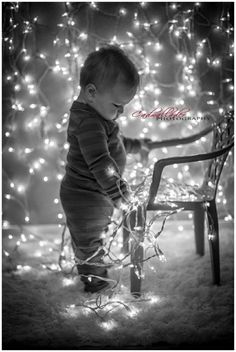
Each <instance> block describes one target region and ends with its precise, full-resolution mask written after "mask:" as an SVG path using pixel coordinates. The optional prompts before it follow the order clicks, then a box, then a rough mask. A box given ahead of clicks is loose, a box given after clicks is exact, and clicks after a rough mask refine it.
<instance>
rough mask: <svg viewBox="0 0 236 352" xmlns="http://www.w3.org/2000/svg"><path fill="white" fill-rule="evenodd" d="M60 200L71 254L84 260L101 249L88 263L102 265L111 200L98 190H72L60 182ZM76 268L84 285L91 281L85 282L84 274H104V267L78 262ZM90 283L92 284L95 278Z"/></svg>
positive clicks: (109, 219) (104, 275)
mask: <svg viewBox="0 0 236 352" xmlns="http://www.w3.org/2000/svg"><path fill="white" fill-rule="evenodd" d="M60 199H61V203H62V207H63V210H64V212H65V215H66V223H67V226H68V228H69V231H70V235H71V239H72V247H73V250H74V253H75V257H76V258H78V259H81V260H86V259H87V258H89V257H91V256H92V255H93V254H94V253H96V252H97V251H98V249H99V248H101V249H100V250H99V251H98V253H97V254H96V255H95V256H94V257H93V258H92V259H91V260H89V263H96V264H103V259H102V258H103V255H104V250H103V249H102V246H103V236H104V234H105V232H106V231H107V228H108V224H109V223H110V222H111V216H112V213H113V206H112V203H111V201H110V200H109V199H108V198H107V197H106V196H104V195H102V194H100V193H98V192H93V191H87V190H82V189H72V188H70V187H68V186H64V185H63V184H62V185H61V189H60ZM77 268H78V272H79V274H80V275H81V280H82V281H84V282H85V284H86V283H87V284H90V282H91V281H89V282H88V275H95V276H100V277H106V276H107V270H106V268H105V267H104V266H96V265H88V264H81V265H77ZM83 275H84V276H83ZM90 280H91V279H90ZM94 282H95V283H96V280H94Z"/></svg>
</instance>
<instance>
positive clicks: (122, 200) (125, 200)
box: [114, 190, 131, 209]
mask: <svg viewBox="0 0 236 352" xmlns="http://www.w3.org/2000/svg"><path fill="white" fill-rule="evenodd" d="M130 196H131V193H130V192H129V191H128V190H126V192H125V193H124V194H123V196H122V197H120V198H119V199H117V200H116V201H115V202H114V206H115V208H117V209H119V208H120V207H121V204H122V203H125V204H128V203H129V202H130Z"/></svg>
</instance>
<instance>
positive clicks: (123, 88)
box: [80, 46, 139, 120]
mask: <svg viewBox="0 0 236 352" xmlns="http://www.w3.org/2000/svg"><path fill="white" fill-rule="evenodd" d="M138 85H139V75H138V72H137V69H136V67H135V66H134V64H133V63H132V61H130V59H129V58H128V57H127V56H126V55H125V53H124V52H123V51H122V50H121V49H119V48H118V47H116V46H107V47H104V48H101V49H100V50H98V51H95V52H92V53H91V54H89V56H88V57H87V59H86V60H85V63H84V66H83V67H82V69H81V73H80V86H81V92H82V96H83V99H84V100H85V101H86V103H88V104H89V105H90V106H92V107H93V108H94V109H95V110H97V111H98V112H99V113H100V115H102V116H103V117H104V118H105V119H106V120H114V119H116V118H117V117H118V116H119V114H122V112H123V110H124V109H123V108H124V105H126V104H128V103H129V102H130V101H131V100H132V99H133V97H134V95H135V94H136V91H137V88H138Z"/></svg>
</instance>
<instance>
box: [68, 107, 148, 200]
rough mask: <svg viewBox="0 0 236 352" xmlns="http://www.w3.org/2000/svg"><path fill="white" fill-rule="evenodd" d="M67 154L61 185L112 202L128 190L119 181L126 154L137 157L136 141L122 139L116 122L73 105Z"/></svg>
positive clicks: (138, 144)
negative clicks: (133, 154)
mask: <svg viewBox="0 0 236 352" xmlns="http://www.w3.org/2000/svg"><path fill="white" fill-rule="evenodd" d="M67 133H68V138H67V140H68V143H69V151H68V155H67V164H66V175H65V179H64V181H63V182H64V183H67V184H68V183H71V184H73V186H75V187H76V188H80V189H85V190H86V189H87V190H92V191H96V192H100V193H102V194H103V195H108V196H109V197H110V198H111V200H112V201H116V200H117V199H119V198H120V197H121V196H122V195H121V193H122V194H125V192H126V190H127V184H126V182H125V181H124V180H123V179H122V174H123V171H124V168H125V163H126V153H138V152H139V151H140V148H141V143H140V141H139V140H138V139H131V138H126V137H124V136H121V134H120V130H119V125H118V123H117V122H116V121H114V120H112V121H110V120H105V119H104V118H103V117H102V116H101V115H100V114H99V113H98V112H97V111H96V110H95V109H93V108H92V107H90V106H89V105H87V104H84V103H80V102H78V101H74V102H73V105H72V107H71V113H70V119H69V126H68V131H67Z"/></svg>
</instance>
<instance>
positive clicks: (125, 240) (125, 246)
mask: <svg viewBox="0 0 236 352" xmlns="http://www.w3.org/2000/svg"><path fill="white" fill-rule="evenodd" d="M123 219H124V222H123V248H122V252H123V253H124V254H127V253H129V231H128V230H127V221H126V216H125V212H123Z"/></svg>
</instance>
